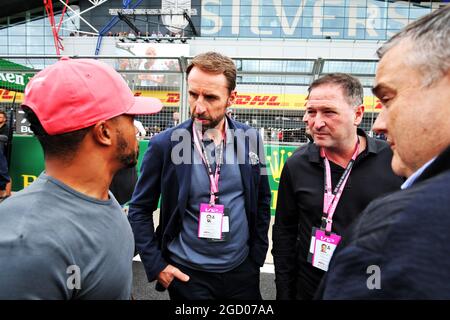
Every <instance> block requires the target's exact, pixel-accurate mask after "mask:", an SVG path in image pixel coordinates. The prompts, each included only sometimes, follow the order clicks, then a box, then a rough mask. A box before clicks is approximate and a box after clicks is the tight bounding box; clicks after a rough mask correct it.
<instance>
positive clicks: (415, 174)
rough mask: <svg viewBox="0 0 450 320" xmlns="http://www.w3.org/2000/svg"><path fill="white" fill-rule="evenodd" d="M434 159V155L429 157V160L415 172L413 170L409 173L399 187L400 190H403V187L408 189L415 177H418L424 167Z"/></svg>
mask: <svg viewBox="0 0 450 320" xmlns="http://www.w3.org/2000/svg"><path fill="white" fill-rule="evenodd" d="M435 159H436V157H434V158H433V159H431V160H430V161H428V162H427V163H425V164H424V165H423V166H421V167H420V168H419V169H418V170H417V171H416V172H414V173H413V174H412V175H410V176H409V178H408V179H406V181H405V182H403V184H402V186H401V187H400V188H401V189H402V190H404V189H408V188H409V187H411V186H412V185H413V184H414V182H415V181H416V180H417V178H419V177H420V176H421V175H422V173H423V172H424V171H425V169H426V168H428V167H429V166H430V164H432V163H433V161H434V160H435Z"/></svg>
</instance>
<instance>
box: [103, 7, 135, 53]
mask: <svg viewBox="0 0 450 320" xmlns="http://www.w3.org/2000/svg"><path fill="white" fill-rule="evenodd" d="M142 1H143V0H138V1H137V2H136V3H135V4H133V5H132V6H131V8H130V4H131V2H132V0H123V2H122V8H123V9H136V7H137V6H138V5H140V4H141V2H142ZM119 20H120V18H119V16H115V17H113V18H112V19H111V20H110V21H109V22H108V23H107V24H106V25H105V26H104V27H103V28H102V30H100V32H99V34H98V40H97V46H96V47H95V55H96V56H98V53H99V52H100V47H101V46H102V40H103V36H104V35H105V34H106V33H107V32H108V31H109V30H111V29H112V28H113V27H114V26H115V25H116V24H117V22H119Z"/></svg>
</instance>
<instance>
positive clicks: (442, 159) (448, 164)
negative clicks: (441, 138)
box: [414, 146, 450, 184]
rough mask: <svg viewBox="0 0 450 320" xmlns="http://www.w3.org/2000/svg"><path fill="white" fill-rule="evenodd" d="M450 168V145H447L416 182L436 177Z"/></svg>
mask: <svg viewBox="0 0 450 320" xmlns="http://www.w3.org/2000/svg"><path fill="white" fill-rule="evenodd" d="M447 170H450V146H448V147H447V149H445V150H444V151H443V152H442V153H441V154H440V155H439V156H438V157H437V158H436V159H435V160H434V161H433V162H432V163H431V164H430V165H429V166H428V167H427V168H426V169H425V171H424V172H423V173H422V174H421V175H420V176H419V177H418V178H417V180H416V181H415V182H414V184H415V183H418V182H420V181H424V180H426V179H429V178H431V177H434V176H436V175H438V174H440V173H442V172H444V171H447Z"/></svg>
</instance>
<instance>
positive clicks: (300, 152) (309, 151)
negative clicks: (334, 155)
mask: <svg viewBox="0 0 450 320" xmlns="http://www.w3.org/2000/svg"><path fill="white" fill-rule="evenodd" d="M313 158H314V159H316V160H317V161H319V152H318V149H317V146H316V145H314V144H313V143H307V144H303V145H301V146H300V147H298V148H297V149H295V151H294V152H293V153H292V155H291V156H290V157H289V158H288V159H287V160H286V165H288V166H298V165H302V164H309V162H310V160H311V159H313Z"/></svg>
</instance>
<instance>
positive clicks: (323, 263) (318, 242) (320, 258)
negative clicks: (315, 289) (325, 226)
mask: <svg viewBox="0 0 450 320" xmlns="http://www.w3.org/2000/svg"><path fill="white" fill-rule="evenodd" d="M314 237H315V243H314V253H313V256H312V265H313V266H314V267H316V268H319V269H321V270H323V271H328V266H329V264H330V260H331V257H332V256H333V253H334V250H335V249H336V247H337V245H338V244H339V242H340V241H341V236H338V235H337V234H335V233H331V234H330V235H329V236H328V235H326V233H325V230H320V229H316V230H315V236H314Z"/></svg>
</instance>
